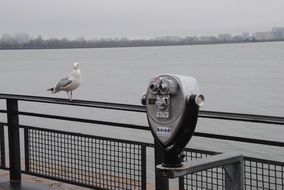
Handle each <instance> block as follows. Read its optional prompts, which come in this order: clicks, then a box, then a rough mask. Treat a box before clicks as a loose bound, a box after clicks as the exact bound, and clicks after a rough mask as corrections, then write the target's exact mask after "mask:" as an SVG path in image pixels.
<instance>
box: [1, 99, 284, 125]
mask: <svg viewBox="0 0 284 190" xmlns="http://www.w3.org/2000/svg"><path fill="white" fill-rule="evenodd" d="M0 99H16V100H19V101H28V102H38V103H49V104H61V105H71V106H83V107H93V108H103V109H112V110H121V111H132V112H146V109H145V106H142V105H141V106H140V105H130V104H121V103H110V102H99V101H89V100H73V101H69V100H68V99H63V98H50V97H40V96H28V95H15V94H0ZM199 117H201V118H209V119H220V120H233V121H243V122H254V123H266V124H276V125H284V117H277V116H267V115H255V114H242V113H228V112H219V111H205V110H200V112H199Z"/></svg>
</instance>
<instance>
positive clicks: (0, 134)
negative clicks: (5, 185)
mask: <svg viewBox="0 0 284 190" xmlns="http://www.w3.org/2000/svg"><path fill="white" fill-rule="evenodd" d="M0 141H1V142H0V144H1V147H0V149H1V167H2V168H5V167H6V158H5V135H4V126H3V125H2V124H1V125H0Z"/></svg>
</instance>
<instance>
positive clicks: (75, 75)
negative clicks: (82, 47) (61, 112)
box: [47, 63, 81, 101]
mask: <svg viewBox="0 0 284 190" xmlns="http://www.w3.org/2000/svg"><path fill="white" fill-rule="evenodd" d="M80 83H81V72H80V68H79V63H74V64H73V71H72V72H71V73H70V74H69V76H68V77H65V78H63V79H61V80H60V81H59V82H58V83H57V85H56V86H55V87H52V88H49V89H47V91H51V93H52V94H55V93H57V92H60V91H62V90H63V91H66V93H67V95H68V99H69V100H70V101H72V100H73V99H72V92H73V91H74V90H75V89H77V88H78V87H79V86H80ZM69 93H70V94H69Z"/></svg>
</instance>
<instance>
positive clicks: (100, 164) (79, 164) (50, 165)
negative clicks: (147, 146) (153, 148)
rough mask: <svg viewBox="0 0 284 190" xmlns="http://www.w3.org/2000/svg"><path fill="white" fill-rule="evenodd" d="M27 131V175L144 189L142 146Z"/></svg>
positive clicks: (101, 186)
mask: <svg viewBox="0 0 284 190" xmlns="http://www.w3.org/2000/svg"><path fill="white" fill-rule="evenodd" d="M27 130H28V143H27V144H28V155H27V154H26V155H27V156H28V159H27V160H26V162H28V166H27V168H26V171H27V173H30V174H33V175H39V176H47V177H51V178H54V179H58V180H61V181H66V182H71V183H76V184H82V185H85V186H89V187H96V188H101V189H117V190H121V189H129V190H130V189H131V190H132V189H133V190H136V189H137V190H139V189H142V177H141V176H142V170H141V168H142V166H141V163H142V162H141V160H142V159H141V158H142V156H141V149H142V146H141V145H137V144H132V143H128V142H126V141H123V142H119V141H117V140H114V139H106V138H99V137H96V138H95V137H89V136H81V135H78V134H72V133H68V134H66V133H65V132H58V131H49V130H40V129H27Z"/></svg>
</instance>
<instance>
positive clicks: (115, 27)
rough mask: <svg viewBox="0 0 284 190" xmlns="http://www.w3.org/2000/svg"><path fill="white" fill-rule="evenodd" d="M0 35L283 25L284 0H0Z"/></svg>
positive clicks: (235, 30)
mask: <svg viewBox="0 0 284 190" xmlns="http://www.w3.org/2000/svg"><path fill="white" fill-rule="evenodd" d="M0 2H1V3H0V35H1V36H2V34H4V33H10V34H15V33H28V34H29V35H30V36H33V37H36V36H37V35H42V36H43V37H44V38H50V37H56V38H62V37H67V38H73V39H74V38H77V37H85V38H87V39H93V38H106V37H111V38H113V37H128V38H131V39H133V38H152V37H157V36H167V35H169V36H193V35H197V36H200V35H216V34H219V33H231V34H240V33H242V32H256V31H268V30H270V29H271V28H272V27H274V26H282V27H284V11H283V10H284V0H0Z"/></svg>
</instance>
